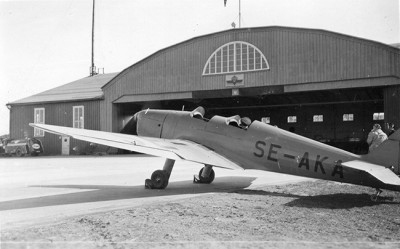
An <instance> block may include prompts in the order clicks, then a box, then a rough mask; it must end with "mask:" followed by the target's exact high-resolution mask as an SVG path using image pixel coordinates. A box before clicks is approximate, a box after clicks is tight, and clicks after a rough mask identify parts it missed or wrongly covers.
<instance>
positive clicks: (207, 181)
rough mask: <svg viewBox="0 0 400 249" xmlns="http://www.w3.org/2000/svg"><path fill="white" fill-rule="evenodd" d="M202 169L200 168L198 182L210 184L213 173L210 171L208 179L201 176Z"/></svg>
mask: <svg viewBox="0 0 400 249" xmlns="http://www.w3.org/2000/svg"><path fill="white" fill-rule="evenodd" d="M203 170H204V168H202V169H201V170H200V172H199V180H200V183H212V182H213V181H214V178H215V172H214V170H213V169H211V172H210V175H209V176H208V177H203V176H201V174H202V173H203Z"/></svg>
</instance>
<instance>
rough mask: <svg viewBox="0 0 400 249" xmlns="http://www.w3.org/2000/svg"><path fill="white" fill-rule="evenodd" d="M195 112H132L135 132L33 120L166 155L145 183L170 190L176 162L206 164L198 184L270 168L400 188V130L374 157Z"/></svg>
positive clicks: (243, 121)
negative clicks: (223, 173) (219, 172)
mask: <svg viewBox="0 0 400 249" xmlns="http://www.w3.org/2000/svg"><path fill="white" fill-rule="evenodd" d="M204 114H205V110H204V108H203V107H197V108H196V109H195V110H193V111H175V110H151V109H147V110H142V111H139V112H137V113H136V114H135V115H134V116H133V117H132V122H133V124H134V125H133V129H136V132H135V134H137V135H128V134H121V133H111V132H104V131H95V130H86V129H77V128H70V127H63V126H54V125H47V124H37V123H30V124H29V125H30V126H32V127H36V128H39V129H42V130H44V131H45V132H49V133H54V134H57V135H63V136H70V137H73V138H75V139H78V140H83V141H87V142H91V143H96V144H102V145H106V146H111V147H116V148H120V149H124V150H130V151H136V152H139V153H145V154H150V155H154V156H159V157H163V158H166V160H165V163H164V166H163V168H162V169H160V170H156V171H154V172H153V173H152V175H151V177H150V179H146V180H145V188H148V189H165V188H166V187H167V186H168V183H169V179H170V176H171V172H172V170H173V167H174V164H175V161H176V160H187V161H191V162H195V163H199V164H204V167H203V168H202V169H201V170H200V172H199V173H198V175H195V176H194V179H193V182H194V183H206V184H209V183H212V182H213V181H214V178H215V172H214V170H213V167H220V168H227V169H235V170H238V169H240V170H244V169H253V170H264V171H272V172H277V173H283V174H290V175H296V176H302V177H309V178H316V179H323V180H330V181H336V182H342V183H350V184H356V185H363V186H369V187H372V188H375V189H376V192H375V194H374V195H372V196H371V199H372V200H373V201H376V200H378V196H379V195H380V194H381V192H382V190H381V189H386V190H393V191H400V177H399V176H397V175H396V173H398V172H396V173H395V172H394V166H396V167H398V165H399V163H400V162H399V160H400V153H399V151H400V150H399V148H400V130H398V131H397V132H395V133H393V134H392V135H391V136H390V137H389V139H388V140H386V141H385V142H384V143H382V144H381V145H380V146H379V147H378V148H377V149H375V150H374V151H372V152H371V153H369V154H367V155H356V154H353V153H350V152H347V151H344V150H341V149H338V148H335V147H332V146H329V145H327V144H324V143H321V142H318V141H315V140H312V139H309V138H306V137H303V136H300V135H297V134H294V133H292V132H289V131H286V130H283V129H280V128H278V127H275V126H272V125H269V124H265V123H263V122H260V121H257V120H254V121H251V120H250V119H249V118H247V117H243V118H241V117H240V116H239V115H235V116H232V117H223V116H218V115H215V116H213V117H212V118H210V119H207V118H205V117H204Z"/></svg>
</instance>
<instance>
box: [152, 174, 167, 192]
mask: <svg viewBox="0 0 400 249" xmlns="http://www.w3.org/2000/svg"><path fill="white" fill-rule="evenodd" d="M151 181H152V184H153V188H155V189H164V188H166V187H167V186H168V173H167V171H165V170H156V171H154V172H153V174H151Z"/></svg>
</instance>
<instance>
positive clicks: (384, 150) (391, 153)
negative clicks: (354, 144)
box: [365, 129, 400, 174]
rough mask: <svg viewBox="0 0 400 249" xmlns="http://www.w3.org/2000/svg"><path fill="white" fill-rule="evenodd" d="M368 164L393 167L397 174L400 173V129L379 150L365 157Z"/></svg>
mask: <svg viewBox="0 0 400 249" xmlns="http://www.w3.org/2000/svg"><path fill="white" fill-rule="evenodd" d="M365 159H366V160H367V161H368V162H371V163H375V164H379V165H384V166H386V167H388V168H389V167H390V168H392V167H393V170H394V172H395V173H397V174H399V173H400V129H399V130H397V131H396V132H394V133H393V134H392V135H390V136H389V138H388V139H387V140H386V141H384V142H383V143H382V144H381V145H379V147H378V148H376V149H374V150H373V151H372V152H370V153H369V154H368V155H365Z"/></svg>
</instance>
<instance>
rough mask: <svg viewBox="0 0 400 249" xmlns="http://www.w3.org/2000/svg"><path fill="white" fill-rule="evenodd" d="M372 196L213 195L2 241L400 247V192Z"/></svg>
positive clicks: (330, 187) (310, 189)
mask: <svg viewBox="0 0 400 249" xmlns="http://www.w3.org/2000/svg"><path fill="white" fill-rule="evenodd" d="M149 191H151V190H149ZM372 193H374V190H373V189H371V188H366V187H362V186H354V185H348V184H338V183H333V182H326V181H315V182H303V183H298V184H291V185H282V186H266V187H262V188H258V189H256V190H246V189H244V190H237V191H234V192H230V193H210V194H207V195H205V196H201V197H196V198H189V199H183V200H179V201H171V202H167V203H165V204H161V205H152V206H140V207H136V208H132V209H126V210H118V211H112V212H106V213H98V214H92V215H85V216H79V217H75V218H71V219H67V220H63V221H61V222H60V223H58V224H53V225H46V226H36V227H30V228H25V229H16V230H5V231H1V241H2V245H3V246H5V247H4V248H8V247H9V248H11V247H12V248H14V247H17V248H19V247H20V246H21V248H26V247H25V246H26V245H29V247H30V248H35V247H37V248H45V247H46V246H48V247H51V248H53V247H58V248H65V247H68V248H70V247H75V248H79V247H85V248H90V247H93V248H95V247H102V248H124V247H126V246H132V245H134V246H137V247H141V248H158V247H160V248H161V247H174V248H208V247H214V248H215V247H218V248H232V247H234V248H265V247H270V248H293V247H296V248H310V247H311V248H335V247H340V248H399V247H400V193H398V192H392V191H384V192H383V194H382V196H381V198H380V201H379V202H372V201H371V200H370V194H372ZM2 248H3V247H2Z"/></svg>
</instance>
